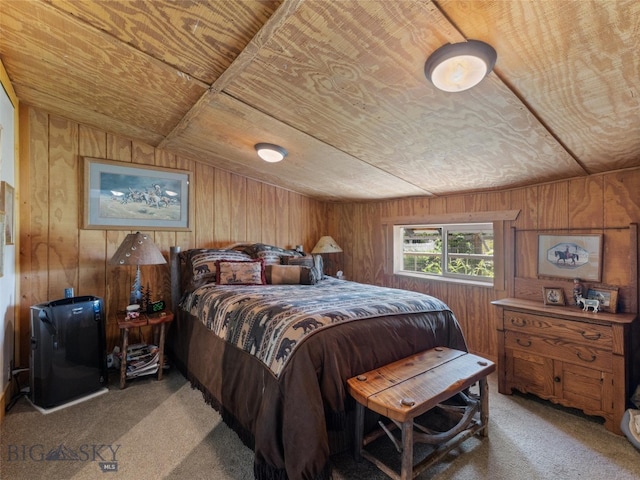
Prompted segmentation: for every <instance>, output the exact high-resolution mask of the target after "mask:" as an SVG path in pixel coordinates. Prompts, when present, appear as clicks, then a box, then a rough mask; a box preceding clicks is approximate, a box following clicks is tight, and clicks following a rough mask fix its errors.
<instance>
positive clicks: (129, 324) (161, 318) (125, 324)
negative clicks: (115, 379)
mask: <svg viewBox="0 0 640 480" xmlns="http://www.w3.org/2000/svg"><path fill="white" fill-rule="evenodd" d="M172 321H173V313H171V312H158V313H150V314H147V313H141V314H140V316H139V317H138V318H134V319H131V320H127V319H124V320H119V321H118V328H120V333H121V336H122V348H121V350H120V352H121V354H122V355H121V359H120V388H124V387H126V386H127V349H128V347H129V329H130V328H137V327H145V326H147V325H152V326H153V329H154V338H156V337H157V335H158V329H159V339H158V340H157V343H158V361H159V364H158V372H157V373H158V380H162V367H163V362H164V340H165V326H166V325H167V324H168V323H170V322H172ZM158 327H159V328H158Z"/></svg>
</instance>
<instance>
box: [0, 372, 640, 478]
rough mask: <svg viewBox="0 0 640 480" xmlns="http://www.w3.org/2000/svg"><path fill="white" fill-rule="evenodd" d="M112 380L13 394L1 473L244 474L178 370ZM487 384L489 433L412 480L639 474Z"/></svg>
mask: <svg viewBox="0 0 640 480" xmlns="http://www.w3.org/2000/svg"><path fill="white" fill-rule="evenodd" d="M116 377H117V375H115V373H114V374H113V375H112V376H111V383H112V385H111V388H110V390H109V392H108V393H106V394H104V395H101V396H98V397H96V398H93V399H91V400H88V401H86V402H82V403H80V404H77V405H74V406H71V407H68V408H65V409H62V410H59V411H57V412H54V413H50V414H47V415H43V414H41V413H40V412H38V411H37V410H35V409H34V408H33V406H31V405H30V404H29V403H28V401H27V400H26V399H24V398H23V399H21V400H19V401H18V402H17V404H16V405H15V406H14V407H13V409H12V410H11V411H10V412H9V413H8V414H7V416H6V417H5V420H4V422H3V423H2V425H1V426H0V429H1V430H0V446H1V448H2V451H1V459H0V478H1V479H2V480H13V479H16V480H18V479H20V480H22V479H24V480H36V479H43V480H44V479H47V480H57V479H74V480H81V479H102V480H116V479H126V480H129V479H137V480H146V479H149V480H157V479H181V480H182V479H190V480H194V479H213V480H238V479H248V480H250V479H252V478H253V468H252V463H253V457H252V452H251V451H250V450H249V449H247V448H246V447H245V446H244V445H243V444H242V443H241V442H240V440H239V439H238V437H237V436H236V435H235V434H234V433H233V432H232V431H231V430H230V429H229V428H227V427H226V426H225V425H224V423H222V422H221V420H220V417H219V415H218V414H217V413H216V412H215V411H214V410H213V409H212V408H211V407H209V406H208V405H206V404H205V403H204V401H203V399H202V395H201V394H200V393H199V392H198V391H196V390H193V389H191V387H190V386H189V384H188V382H187V381H186V380H185V379H184V378H183V377H182V376H181V375H180V374H179V373H178V372H177V371H171V372H169V374H168V375H167V376H166V377H165V378H164V379H163V380H162V381H161V382H157V381H155V380H154V379H153V378H150V377H147V378H145V379H139V380H136V381H134V382H131V383H130V385H129V386H128V387H127V388H126V389H124V390H119V389H118V388H117V378H116ZM489 384H490V392H491V393H490V412H491V413H490V429H489V437H488V438H486V439H484V440H479V439H477V438H471V439H469V440H467V441H466V442H465V443H464V444H463V445H462V447H460V448H459V449H456V450H454V451H453V452H452V453H451V454H449V455H448V456H447V457H446V458H445V459H444V461H443V462H441V463H440V464H438V465H437V466H435V467H433V468H432V469H430V470H428V471H426V472H424V473H423V474H422V475H421V476H420V477H419V478H420V479H436V480H443V479H460V480H462V479H496V480H500V479H505V480H507V479H509V480H512V479H528V480H536V479H545V480H546V479H549V480H552V479H553V480H562V479H567V480H569V479H571V480H573V479H581V480H608V479H611V480H613V479H617V480H625V479H638V478H640V452H638V451H637V450H636V449H635V448H633V446H632V445H631V444H630V443H629V442H628V441H627V440H626V438H625V437H620V436H617V435H614V434H612V433H610V432H608V431H607V430H605V429H604V427H603V426H602V425H601V424H599V423H597V422H595V421H593V419H589V418H584V417H583V416H580V415H575V414H573V413H571V412H568V411H566V410H565V409H561V408H557V407H555V406H553V405H551V404H549V403H546V402H541V401H538V400H536V399H534V398H530V397H525V396H521V395H513V396H506V395H501V394H499V393H497V386H496V383H495V378H493V375H492V376H491V377H490V382H489ZM301 448H304V446H301ZM62 458H65V459H62ZM333 464H334V479H335V480H344V479H367V480H383V479H386V478H387V477H386V476H385V475H384V474H382V473H381V472H380V471H378V470H377V469H376V468H375V467H373V465H371V464H370V463H368V462H367V461H365V460H363V461H362V462H361V463H356V462H354V460H353V459H352V457H351V455H350V454H348V453H344V454H340V455H337V456H335V457H333Z"/></svg>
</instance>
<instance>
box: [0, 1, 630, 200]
mask: <svg viewBox="0 0 640 480" xmlns="http://www.w3.org/2000/svg"><path fill="white" fill-rule="evenodd" d="M0 1H1V3H2V9H1V11H0V58H1V59H2V61H3V63H4V65H5V68H6V70H7V72H8V75H9V78H10V79H11V81H12V84H13V87H14V89H15V91H16V94H17V95H18V97H19V98H20V100H21V101H22V102H24V103H26V104H30V105H34V106H37V107H41V108H44V109H46V110H48V111H50V112H52V113H55V114H59V115H62V116H65V117H68V118H70V119H72V120H75V121H77V122H80V123H84V124H87V125H93V126H96V127H98V128H101V129H104V130H107V131H110V132H113V133H115V134H118V135H124V136H127V137H130V138H133V139H137V140H140V141H144V142H146V143H149V144H151V145H153V146H159V147H162V148H166V149H167V150H170V151H172V152H174V153H176V154H179V155H183V156H188V157H190V158H195V159H198V160H200V161H204V162H207V163H210V164H212V165H215V166H217V167H220V168H223V169H227V170H230V171H233V172H236V173H239V174H242V175H246V176H248V177H251V178H255V179H258V180H261V181H265V182H268V183H272V184H275V185H278V186H281V187H284V188H288V189H291V190H293V191H296V192H300V193H302V194H306V195H309V196H312V197H314V198H319V199H324V200H367V199H381V198H393V197H406V196H415V195H444V194H449V193H454V192H473V191H482V190H487V189H496V188H508V187H515V186H523V185H530V184H534V183H539V182H545V181H552V180H558V179H562V178H573V177H579V176H585V175H588V174H593V173H598V172H604V171H611V170H617V169H624V168H627V167H636V166H639V165H640V113H639V112H640V108H639V107H640V105H639V103H640V96H639V93H640V92H639V91H638V88H639V87H638V84H639V80H640V79H639V75H640V40H639V39H640V2H638V1H637V0H597V1H587V0H545V1H536V2H530V1H524V0H512V1H499V2H496V1H493V0H487V1H484V0H474V1H458V0H440V1H429V0H341V1H330V0H282V1H269V0H262V1H260V0H211V1H204V0H174V1H164V0H153V1H129V0H109V1H96V0H31V1H24V0H0ZM468 38H473V39H478V40H483V41H485V42H487V43H489V44H491V45H493V46H494V47H495V48H496V50H497V52H498V61H497V64H496V67H495V69H494V72H493V73H491V74H490V75H489V76H488V77H487V78H486V79H485V80H484V81H483V82H482V83H481V84H480V85H478V86H477V87H475V88H473V89H471V90H469V91H466V92H461V93H445V92H441V91H439V90H437V89H435V88H434V87H433V86H432V85H431V84H430V83H429V82H428V81H427V80H426V79H425V76H424V71H423V69H424V62H425V60H426V59H427V57H428V56H429V54H430V53H431V52H433V51H434V50H435V49H437V48H438V47H440V46H441V45H443V44H445V43H448V42H452V43H453V42H459V41H464V40H465V39H468ZM258 142H271V143H277V144H279V145H282V146H284V147H285V148H286V149H287V150H288V151H289V155H288V157H287V158H286V159H285V160H284V161H283V162H280V163H277V164H268V163H266V162H263V161H261V160H259V159H258V157H257V156H256V153H255V150H254V144H256V143H258Z"/></svg>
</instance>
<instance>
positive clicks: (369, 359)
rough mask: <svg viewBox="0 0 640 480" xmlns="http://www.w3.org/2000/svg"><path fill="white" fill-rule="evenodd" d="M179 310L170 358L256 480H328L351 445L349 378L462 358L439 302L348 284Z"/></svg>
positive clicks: (218, 298) (197, 296)
mask: <svg viewBox="0 0 640 480" xmlns="http://www.w3.org/2000/svg"><path fill="white" fill-rule="evenodd" d="M182 305H183V307H184V309H183V310H181V311H179V312H178V316H177V320H176V321H175V322H174V323H173V325H172V328H171V330H170V335H169V338H168V349H169V351H170V353H171V354H172V356H173V358H174V361H175V362H176V364H177V365H178V366H179V367H180V368H181V369H182V370H183V372H184V373H185V374H186V375H187V377H188V378H189V379H190V381H191V382H192V384H193V385H194V386H196V387H197V388H199V389H200V390H201V391H202V392H203V394H204V396H205V398H206V400H207V401H208V402H210V403H211V404H212V405H213V406H214V407H215V408H216V409H218V410H219V411H220V413H221V414H222V417H223V419H224V420H225V422H226V423H227V424H228V425H229V426H230V427H232V428H233V429H234V430H235V431H236V432H237V433H238V435H239V436H240V437H241V438H242V440H243V441H244V442H245V443H246V444H247V445H248V446H249V447H251V448H252V449H253V450H254V452H255V461H254V473H255V478H257V479H260V480H262V479H268V480H271V479H282V480H284V479H291V480H293V479H296V480H297V479H325V478H328V477H329V475H330V455H331V453H333V452H334V451H339V450H343V449H344V448H348V447H349V440H350V439H351V437H352V430H351V429H352V428H353V426H352V422H351V421H349V420H350V419H351V413H352V411H353V408H354V402H353V400H352V399H351V398H350V397H349V396H348V394H347V391H346V385H345V384H346V379H347V378H350V377H352V376H354V375H357V374H359V373H362V372H365V371H368V370H371V369H373V368H377V367H379V366H381V365H384V364H387V363H390V362H392V361H394V360H397V359H400V358H403V357H406V356H409V355H412V354H414V353H416V352H419V351H422V350H426V349H429V348H433V347H436V346H447V347H450V348H455V349H459V350H466V344H465V341H464V337H463V335H462V332H461V330H460V327H459V325H458V322H457V321H456V318H455V316H454V315H453V313H452V312H451V311H450V310H449V308H448V307H447V306H446V305H445V304H444V303H442V302H441V301H440V300H438V299H435V298H433V297H430V296H428V295H423V294H418V293H415V292H407V291H403V290H397V289H390V288H383V287H375V286H372V285H363V284H358V283H355V282H344V281H338V280H335V279H326V280H323V281H321V282H319V283H318V284H316V285H312V286H308V285H305V286H297V285H296V286H289V285H287V286H281V285H278V286H276V285H274V286H271V285H261V286H243V287H236V286H234V287H230V286H225V287H222V286H213V285H208V286H205V287H201V288H199V289H196V290H195V291H194V292H192V293H191V294H190V295H188V296H187V297H186V298H185V300H184V301H183V302H182Z"/></svg>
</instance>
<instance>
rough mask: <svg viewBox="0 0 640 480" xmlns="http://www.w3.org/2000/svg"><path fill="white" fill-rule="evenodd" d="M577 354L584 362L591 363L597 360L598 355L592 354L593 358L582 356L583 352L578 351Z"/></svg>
mask: <svg viewBox="0 0 640 480" xmlns="http://www.w3.org/2000/svg"><path fill="white" fill-rule="evenodd" d="M576 355H577V356H578V358H579V359H580V360H582V361H583V362H589V363H591V362H595V361H596V356H595V355H593V354H592V355H591V358H583V357H582V352H577V353H576Z"/></svg>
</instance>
